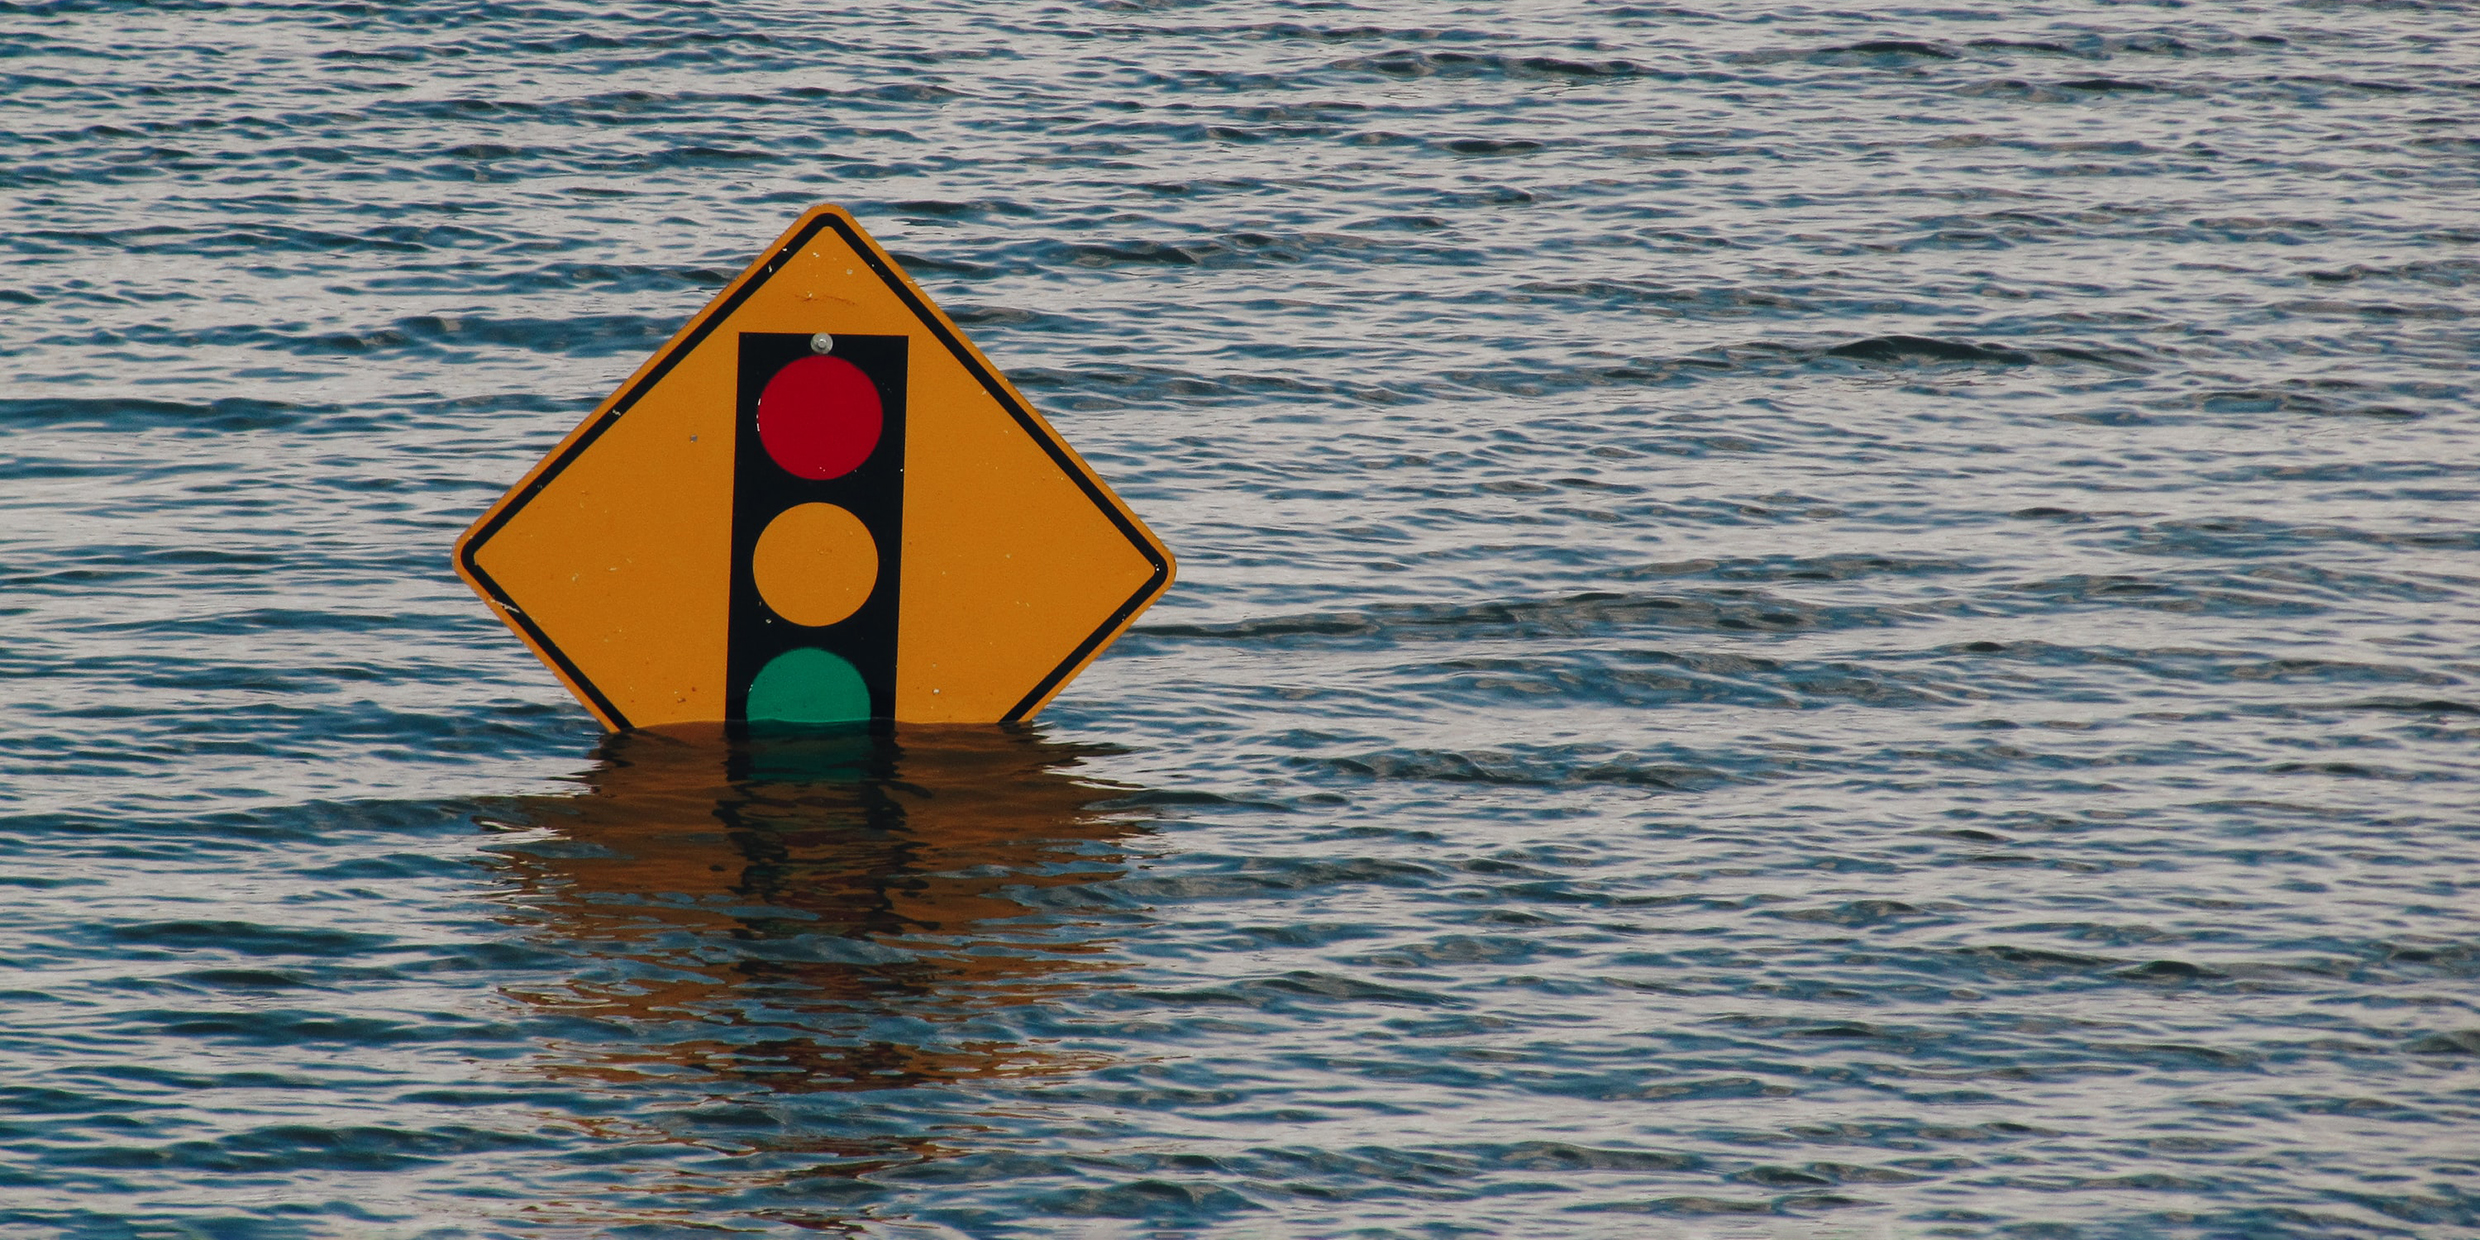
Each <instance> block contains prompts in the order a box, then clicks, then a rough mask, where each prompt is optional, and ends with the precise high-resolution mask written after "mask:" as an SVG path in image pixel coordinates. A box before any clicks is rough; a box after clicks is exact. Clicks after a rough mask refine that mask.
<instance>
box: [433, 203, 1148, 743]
mask: <svg viewBox="0 0 2480 1240" xmlns="http://www.w3.org/2000/svg"><path fill="white" fill-rule="evenodd" d="M456 566H457V571H458V573H459V574H461V575H462V576H463V577H464V578H465V581H466V583H467V584H469V585H471V586H472V587H473V588H474V590H475V591H476V592H477V593H479V594H481V595H482V597H483V598H484V599H486V600H488V601H489V602H490V603H491V604H492V606H493V607H494V608H495V609H496V610H497V611H498V612H499V614H500V616H501V618H502V619H504V620H506V621H507V623H508V626H509V627H510V628H511V629H513V630H515V631H516V633H517V635H518V636H519V637H521V638H523V639H524V640H525V642H526V644H527V645H529V646H531V647H532V648H533V650H534V652H535V653H536V654H537V655H540V656H541V657H542V660H543V662H544V663H546V664H548V665H550V667H551V669H552V671H554V672H555V673H557V674H558V675H559V677H560V679H561V680H562V681H563V682H565V683H566V684H567V685H568V687H569V689H570V691H572V692H574V693H575V694H576V695H577V698H578V700H579V701H581V702H583V703H585V705H586V707H587V709H589V710H591V711H593V712H594V714H595V716H596V717H597V718H600V719H601V720H602V721H603V723H604V724H605V726H607V727H612V728H631V727H647V726H653V725H659V724H668V723H691V722H717V721H720V722H782V723H793V724H804V723H806V724H837V723H858V722H863V721H867V720H881V719H895V720H903V721H913V722H925V723H993V722H1004V721H1010V720H1018V719H1025V718H1029V717H1031V716H1032V715H1033V713H1034V712H1035V711H1038V710H1040V709H1041V708H1042V706H1043V704H1044V703H1046V702H1048V701H1049V700H1050V699H1051V697H1052V696H1053V695H1054V694H1056V693H1058V692H1059V689H1060V687H1061V686H1062V685H1065V684H1066V683H1067V681H1068V679H1069V678H1070V677H1072V676H1074V675H1076V673H1077V672H1079V671H1081V670H1083V668H1084V667H1085V665H1086V664H1088V663H1090V662H1092V661H1093V659H1094V656H1096V655H1097V654H1100V653H1101V651H1102V648H1103V647H1104V646H1106V645H1109V644H1110V642H1111V641H1112V640H1113V639H1114V638H1116V637H1118V636H1119V635H1120V634H1121V633H1122V632H1124V631H1125V630H1126V629H1127V628H1128V626H1129V625H1130V624H1131V623H1133V622H1134V621H1135V619H1136V617H1137V613H1139V612H1141V611H1143V610H1144V609H1145V608H1146V607H1147V606H1148V605H1149V604H1151V603H1152V602H1153V601H1154V600H1155V599H1156V598H1159V597H1160V596H1161V595H1162V592H1163V591H1164V590H1165V589H1167V588H1169V586H1170V584H1171V573H1172V562H1171V553H1170V552H1169V551H1168V550H1166V549H1165V548H1164V547H1163V545H1162V543H1161V542H1160V540H1158V539H1156V538H1155V537H1154V535H1153V532H1152V531H1150V530H1148V529H1146V527H1145V524H1144V523H1143V522H1141V521H1139V520H1138V519H1137V517H1136V514H1135V513H1133V512H1131V511H1129V509H1128V506H1127V505H1126V504H1124V503H1122V502H1121V501H1120V499H1119V497H1118V496H1117V495H1114V494H1112V493H1111V489H1110V488H1109V487H1107V486H1105V485H1103V482H1102V480H1101V479H1100V478H1099V477H1097V476H1095V474H1094V472H1093V470H1092V469H1090V468H1088V467H1087V466H1086V464H1085V462H1084V461H1082V460H1080V459H1079V458H1078V457H1077V455H1076V453H1075V452H1073V451H1071V450H1070V449H1069V448H1068V445H1067V443H1066V442H1065V441H1063V440H1061V439H1060V437H1059V434H1058V432H1057V431H1055V430H1053V429H1051V426H1050V424H1049V423H1048V422H1045V421H1043V420H1042V417H1041V415H1040V414H1037V413H1035V412H1034V411H1033V407H1032V406H1031V405H1030V404H1028V403H1026V401H1025V398H1024V397H1023V396H1022V395H1021V394H1019V393H1018V392H1017V391H1016V389H1015V388H1014V387H1012V386H1010V385H1009V383H1008V381H1007V379H1006V378H1005V377H1004V376H1002V375H1001V374H1000V373H999V371H998V368H997V367H995V366H992V365H991V364H990V361H989V359H988V358H985V357H983V356H982V354H981V351H980V350H978V349H976V348H974V347H973V344H972V342H970V341H968V340H966V339H965V338H964V334H963V333H962V332H960V331H958V330H956V325H955V324H954V323H953V322H951V321H949V319H948V317H947V316H946V315H945V314H943V313H941V312H940V310H939V308H938V307H937V306H935V305H933V304H931V302H930V299H929V297H928V296H926V295H925V294H924V293H923V292H922V291H921V288H920V287H919V286H918V285H916V284H914V283H913V281H912V279H911V278H910V277H909V276H906V275H905V274H904V272H903V271H902V270H901V269H900V268H898V267H897V266H896V264H895V261H894V260H893V259H891V258H889V257H888V256H887V252H886V251H885V250H882V249H880V248H879V246H878V243H877V242H875V241H873V240H871V239H870V237H869V235H868V234H867V233H865V232H863V231H862V230H861V226H860V225H859V224H858V223H856V222H855V221H854V220H853V217H852V216H851V215H850V214H849V213H848V212H846V211H844V210H843V209H842V208H840V207H832V206H821V207H817V208H815V209H813V210H811V211H810V212H808V213H807V214H805V215H803V216H802V217H801V219H800V221H799V222H798V223H796V224H794V225H793V226H792V228H791V230H790V231H788V232H786V233H785V234H784V235H783V236H782V237H781V238H780V239H778V240H777V241H776V243H775V244H774V246H772V247H771V248H769V249H768V250H767V252H766V254H765V256H764V257H763V258H760V259H759V260H758V262H757V263H755V264H754V265H752V266H751V267H750V268H749V270H747V271H745V272H742V273H741V275H740V277H739V278H738V279H736V280H734V281H733V282H732V283H731V284H730V285H729V286H727V287H726V288H725V289H724V290H723V292H722V293H721V294H720V295H718V296H717V297H716V298H715V300H714V301H713V302H712V303H710V304H708V305H707V307H706V308H705V309H704V310H701V311H699V312H698V314H697V317H695V318H693V319H691V320H690V321H689V324H688V326H686V327H684V328H682V329H681V330H680V333H679V334H678V335H676V336H674V337H672V339H671V341H670V342H669V343H667V344H666V345H664V346H663V348H662V349H661V350H660V351H658V352H657V353H656V354H655V355H654V356H653V357H652V358H650V359H648V360H647V362H646V364H645V365H643V366H641V367H639V368H638V371H637V373H636V374H634V375H631V376H630V377H629V380H628V382H627V383H624V384H622V385H621V387H620V390H619V391H617V392H615V393H613V394H612V396H611V397H610V398H609V399H608V400H605V401H604V402H603V403H602V405H601V406H600V407H598V408H597V409H595V411H594V413H593V415H592V416H591V417H588V418H587V419H586V420H585V422H584V423H583V424H582V425H580V426H579V427H578V428H577V429H576V430H574V431H572V432H570V434H569V435H568V437H567V438H566V439H564V440H562V441H561V442H560V445H559V446H558V447H557V448H554V449H552V451H551V454H550V455H549V456H546V457H544V458H543V459H542V461H541V463H539V464H537V465H536V466H534V468H533V470H532V471H531V472H529V473H528V474H526V476H525V477H524V479H523V480H521V481H519V482H518V483H517V485H516V486H515V487H513V488H511V489H510V490H509V492H508V493H507V494H506V495H504V496H502V497H501V498H500V500H499V502H498V503H496V504H493V505H492V506H491V508H490V510H489V511H487V512H485V513H483V514H482V517H481V519H480V520H477V521H476V522H474V524H473V527H472V528H470V529H468V530H466V531H465V534H464V536H463V537H462V538H460V539H458V540H457V549H456Z"/></svg>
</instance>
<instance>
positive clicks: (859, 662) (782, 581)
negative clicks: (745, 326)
mask: <svg viewBox="0 0 2480 1240" xmlns="http://www.w3.org/2000/svg"><path fill="white" fill-rule="evenodd" d="M739 341H740V382H739V384H738V389H739V390H738V394H737V395H738V401H737V404H738V413H739V416H738V418H737V420H736V425H735V430H736V432H737V433H736V435H735V437H734V438H735V440H736V442H737V444H738V451H737V452H735V453H734V460H733V477H732V618H731V622H730V623H731V632H730V635H729V637H728V638H727V640H728V641H729V643H730V649H729V652H728V654H727V655H726V664H727V667H728V670H727V672H726V673H725V676H726V679H727V681H728V683H730V684H731V685H732V686H734V689H733V691H732V692H731V693H730V694H729V695H728V696H727V697H726V698H725V710H726V712H727V713H726V716H725V717H726V718H727V719H730V720H746V721H748V722H751V723H804V724H825V723H857V722H860V721H863V720H867V719H887V718H893V717H894V715H895V701H896V617H897V612H898V608H899V606H900V604H901V597H902V584H903V583H902V577H903V564H904V556H903V547H904V449H905V427H906V418H905V370H906V365H905V363H906V360H907V353H908V351H909V350H908V348H907V343H908V342H907V341H906V339H905V338H904V337H902V336H861V335H835V336H830V335H827V334H825V333H800V332H741V333H739Z"/></svg>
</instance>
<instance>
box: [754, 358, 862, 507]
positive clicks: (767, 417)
mask: <svg viewBox="0 0 2480 1240" xmlns="http://www.w3.org/2000/svg"><path fill="white" fill-rule="evenodd" d="M884 425H885V415H884V414H883V413H881V412H880V409H879V404H878V387H877V385H876V384H873V383H871V382H870V377H869V376H868V375H865V374H863V373H861V368H860V367H858V366H855V365H853V364H852V363H851V362H848V361H845V360H844V359H842V358H840V357H805V358H802V359H801V360H799V361H797V362H794V363H792V364H791V365H789V366H786V367H784V368H783V369H782V370H779V371H776V372H775V377H774V378H772V379H769V380H767V382H766V390H765V391H763V392H760V393H758V441H759V442H760V443H763V444H765V445H766V454H767V455H768V456H771V457H774V458H775V463H776V464H778V465H781V466H783V467H784V469H785V470H786V471H787V472H789V473H793V474H797V475H799V476H800V477H803V478H808V479H811V480H813V481H820V482H823V481H825V480H826V479H829V478H841V477H843V476H844V475H846V474H849V473H851V472H852V471H854V470H856V469H859V468H860V467H861V462H863V461H866V460H868V459H870V452H871V451H872V450H873V449H875V448H877V447H878V434H879V431H880V430H881V429H882V427H883V426H884Z"/></svg>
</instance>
